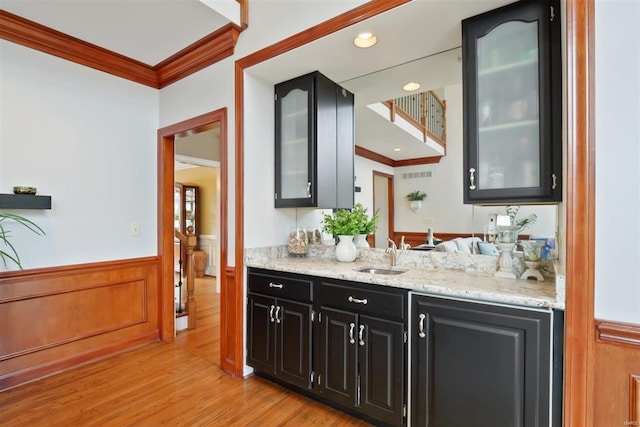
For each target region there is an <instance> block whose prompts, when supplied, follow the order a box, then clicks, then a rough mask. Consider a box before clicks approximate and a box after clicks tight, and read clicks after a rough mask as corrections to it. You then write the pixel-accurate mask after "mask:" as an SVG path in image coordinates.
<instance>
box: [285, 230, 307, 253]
mask: <svg viewBox="0 0 640 427" xmlns="http://www.w3.org/2000/svg"><path fill="white" fill-rule="evenodd" d="M308 242H309V240H308V238H307V232H306V231H305V229H304V228H302V227H293V228H292V229H291V230H290V231H289V243H288V246H287V250H288V252H289V256H293V257H304V256H307V252H308V250H309V244H308Z"/></svg>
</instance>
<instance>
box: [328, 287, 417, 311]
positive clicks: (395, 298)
mask: <svg viewBox="0 0 640 427" xmlns="http://www.w3.org/2000/svg"><path fill="white" fill-rule="evenodd" d="M374 286H375V285H366V288H365V287H360V286H356V285H352V284H347V283H344V284H339V283H328V282H321V283H320V290H319V301H320V304H321V305H323V306H330V307H335V308H341V309H344V310H348V311H351V312H356V313H363V314H372V315H377V316H384V317H387V318H392V319H398V320H404V318H405V316H406V313H405V312H406V301H407V292H406V291H404V290H399V289H393V290H392V289H389V290H386V289H384V288H382V289H380V288H379V287H375V288H372V287H374Z"/></svg>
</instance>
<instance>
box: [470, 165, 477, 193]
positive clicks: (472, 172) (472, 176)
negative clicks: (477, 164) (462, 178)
mask: <svg viewBox="0 0 640 427" xmlns="http://www.w3.org/2000/svg"><path fill="white" fill-rule="evenodd" d="M475 173H476V169H475V168H470V169H469V190H475V189H476V184H475V182H476V177H475Z"/></svg>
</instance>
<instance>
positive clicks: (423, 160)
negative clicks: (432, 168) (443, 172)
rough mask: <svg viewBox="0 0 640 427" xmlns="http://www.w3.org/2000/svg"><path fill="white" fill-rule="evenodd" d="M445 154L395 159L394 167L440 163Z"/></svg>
mask: <svg viewBox="0 0 640 427" xmlns="http://www.w3.org/2000/svg"><path fill="white" fill-rule="evenodd" d="M442 157H443V156H431V157H416V158H415V159H405V160H395V161H394V162H393V167H396V168H398V167H401V166H417V165H430V164H435V163H440V160H442Z"/></svg>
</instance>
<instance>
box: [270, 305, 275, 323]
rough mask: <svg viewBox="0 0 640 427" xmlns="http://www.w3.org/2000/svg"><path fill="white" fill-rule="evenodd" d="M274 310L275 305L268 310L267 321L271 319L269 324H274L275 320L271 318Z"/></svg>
mask: <svg viewBox="0 0 640 427" xmlns="http://www.w3.org/2000/svg"><path fill="white" fill-rule="evenodd" d="M274 308H276V306H275V305H272V306H271V310H269V319H271V323H273V322H275V321H276V319H274V318H273V309H274Z"/></svg>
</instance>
